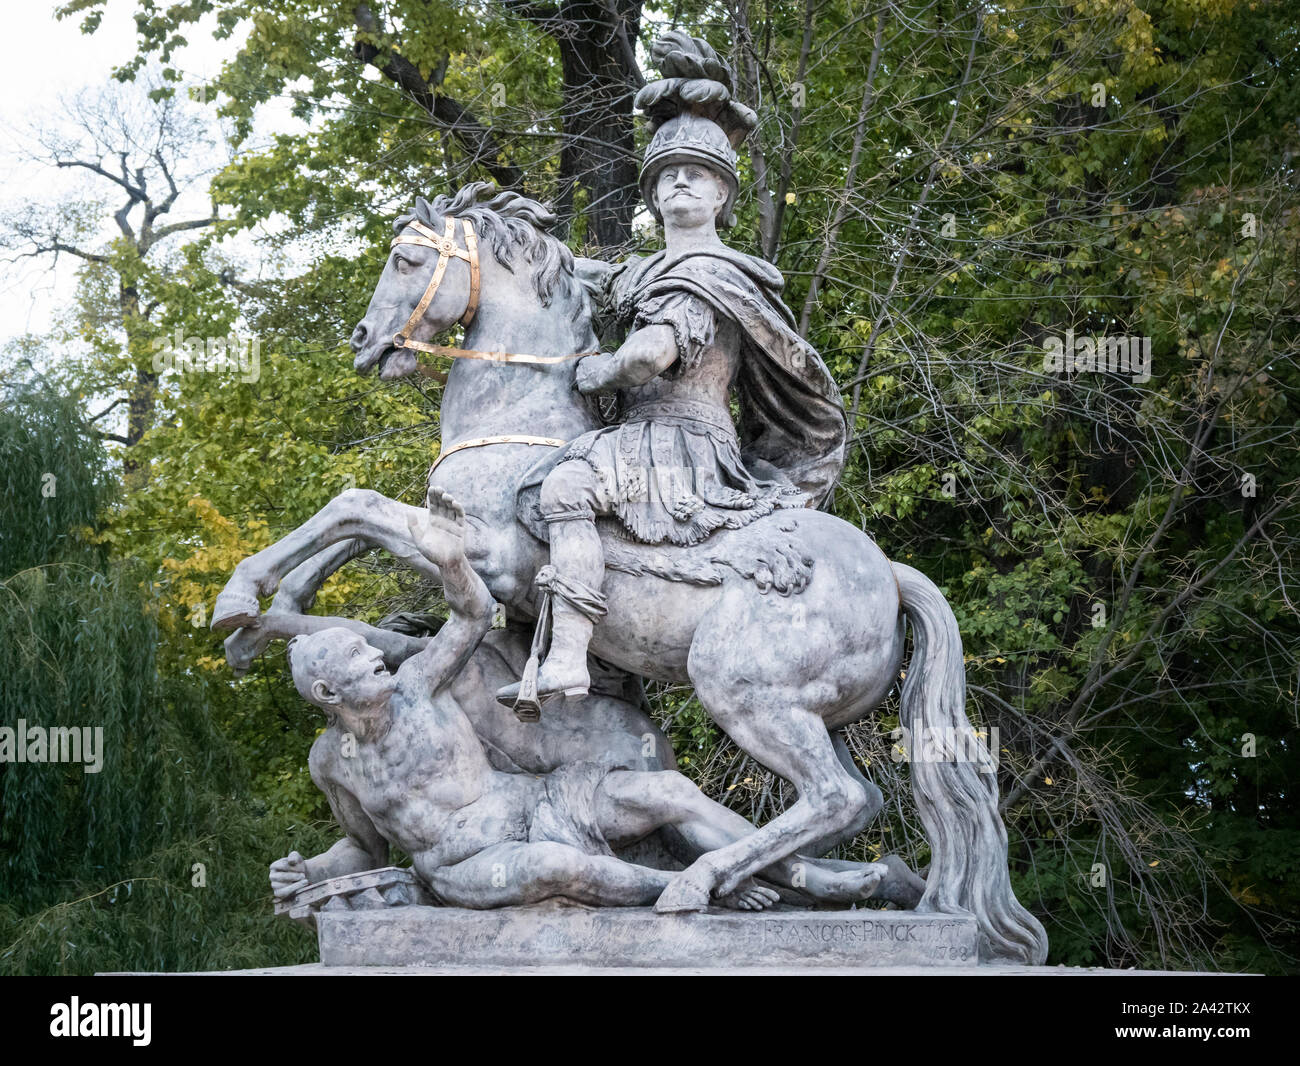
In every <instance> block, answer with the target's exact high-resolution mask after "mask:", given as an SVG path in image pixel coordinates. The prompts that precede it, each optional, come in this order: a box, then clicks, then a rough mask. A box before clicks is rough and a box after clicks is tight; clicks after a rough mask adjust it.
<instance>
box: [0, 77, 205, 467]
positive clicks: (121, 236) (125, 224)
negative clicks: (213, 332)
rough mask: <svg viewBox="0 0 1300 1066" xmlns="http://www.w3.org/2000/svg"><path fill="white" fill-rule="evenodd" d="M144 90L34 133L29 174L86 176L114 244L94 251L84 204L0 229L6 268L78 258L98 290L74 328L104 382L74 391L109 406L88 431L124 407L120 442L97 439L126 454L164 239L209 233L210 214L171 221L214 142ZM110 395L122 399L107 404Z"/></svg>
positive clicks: (157, 301) (87, 100)
mask: <svg viewBox="0 0 1300 1066" xmlns="http://www.w3.org/2000/svg"><path fill="white" fill-rule="evenodd" d="M153 88H155V89H156V88H157V85H156V84H155V85H154V87H153ZM147 90H148V86H147V85H131V86H126V85H119V86H117V87H116V89H115V90H110V91H104V92H101V93H98V94H92V93H89V92H83V93H82V94H80V95H79V96H78V97H77V98H75V99H73V100H70V101H68V102H67V106H66V114H65V115H64V116H63V118H64V121H62V122H60V123H58V124H57V125H52V126H45V127H43V128H41V129H40V130H38V131H37V132H36V140H37V144H38V145H39V148H38V153H37V161H38V162H40V163H42V164H44V165H46V166H49V167H53V168H56V169H60V170H68V169H70V170H76V171H78V172H82V173H87V174H91V175H94V177H95V179H96V181H97V182H98V183H99V184H100V186H101V188H103V189H104V190H105V191H106V193H107V195H108V196H111V197H113V198H114V199H115V201H116V203H118V204H119V205H120V206H118V208H117V210H116V211H114V212H113V214H112V220H113V224H114V225H115V227H116V229H117V231H118V236H117V237H116V238H115V239H113V240H111V241H109V242H103V241H102V240H100V239H99V237H98V229H99V222H100V217H99V211H100V209H101V204H100V203H98V202H96V201H93V200H85V201H81V202H71V203H61V204H55V205H51V204H48V203H42V202H40V201H32V202H28V203H25V204H21V205H18V206H15V207H13V208H10V209H9V210H8V211H7V213H6V215H5V216H4V218H3V219H2V220H0V248H3V249H5V250H6V251H8V252H9V253H10V256H11V258H12V259H19V258H33V257H42V258H49V259H51V260H53V259H57V258H58V257H59V256H60V255H71V256H75V257H76V258H77V259H79V260H81V262H82V264H83V265H84V266H83V276H84V281H85V284H84V285H83V288H82V291H83V293H85V294H86V297H89V296H90V295H91V294H92V293H95V294H96V296H98V293H96V290H97V289H102V290H103V302H102V303H101V301H100V300H99V299H98V298H90V299H88V298H86V297H83V300H82V302H81V307H80V309H79V310H80V314H79V316H78V317H79V320H80V321H79V322H78V325H79V327H80V332H81V334H82V337H83V339H85V340H86V341H88V342H89V343H90V344H91V345H92V347H93V348H94V349H95V350H96V351H97V352H99V353H100V354H101V355H104V356H108V357H109V358H107V359H105V360H103V361H102V362H101V363H100V368H101V369H102V370H103V371H106V374H105V375H104V376H101V377H100V378H99V379H98V380H97V381H95V382H94V383H87V382H82V383H81V384H82V385H86V384H92V387H93V388H95V389H96V390H97V391H98V390H103V391H104V392H106V393H109V394H110V396H109V401H108V402H107V405H106V406H104V407H103V409H102V410H101V411H99V412H98V413H97V414H95V415H92V416H91V422H92V423H97V422H100V421H101V420H102V419H104V418H106V417H107V416H109V415H110V414H112V413H113V412H114V411H115V410H116V409H117V408H118V407H119V406H122V405H125V407H126V419H125V428H124V431H123V432H121V433H115V432H109V431H105V430H103V429H100V430H97V432H98V433H99V434H100V435H101V436H102V437H103V439H106V440H113V441H117V442H118V443H120V444H123V445H125V446H126V447H127V448H128V449H131V448H134V446H135V445H137V444H139V442H140V440H141V438H143V436H144V434H145V433H146V432H147V431H148V430H149V429H150V428H151V427H152V426H153V422H154V411H155V406H156V403H157V393H158V373H157V371H156V370H155V369H154V367H153V362H154V359H153V353H154V352H155V351H156V347H155V346H154V344H153V342H154V341H155V340H156V339H157V337H158V330H157V327H156V323H155V322H154V321H153V319H154V316H155V313H156V312H157V311H158V309H159V307H160V306H161V304H162V301H163V299H164V298H165V296H164V293H165V290H166V288H167V280H166V279H167V268H168V267H169V266H172V265H174V260H173V261H172V262H169V261H168V256H167V249H168V248H169V247H170V246H171V245H172V244H174V243H175V242H169V241H168V239H169V238H171V237H175V236H177V235H179V234H183V233H191V232H194V231H196V230H201V229H204V228H207V227H210V226H213V225H215V224H216V222H217V217H216V213H215V211H214V210H210V211H209V212H208V213H207V214H206V215H204V216H202V217H189V218H180V219H174V218H173V217H172V216H173V211H174V210H177V209H178V201H180V199H181V196H182V194H183V193H184V192H185V191H186V190H187V189H189V188H190V187H192V186H194V185H196V184H198V183H199V182H200V181H202V180H203V179H204V178H206V177H207V176H208V174H209V173H210V170H209V168H208V167H207V166H205V165H204V164H203V163H201V162H200V163H198V165H196V162H197V161H198V160H201V159H202V157H203V155H204V149H205V148H207V147H210V143H211V142H210V139H209V134H208V130H207V128H206V123H204V122H203V121H202V119H200V118H199V117H198V116H196V115H195V114H194V113H193V112H192V111H191V110H189V109H188V108H187V107H186V106H185V104H184V102H183V101H181V100H178V99H176V98H175V97H174V96H161V97H159V96H157V94H156V93H151V92H148V91H147ZM114 392H120V393H124V395H122V396H120V397H116V398H113V397H112V396H111V393H114ZM125 463H126V467H127V470H128V472H134V471H135V470H136V469H137V463H136V461H135V459H134V458H133V457H132V455H131V453H130V452H129V451H128V452H127V454H126V457H125Z"/></svg>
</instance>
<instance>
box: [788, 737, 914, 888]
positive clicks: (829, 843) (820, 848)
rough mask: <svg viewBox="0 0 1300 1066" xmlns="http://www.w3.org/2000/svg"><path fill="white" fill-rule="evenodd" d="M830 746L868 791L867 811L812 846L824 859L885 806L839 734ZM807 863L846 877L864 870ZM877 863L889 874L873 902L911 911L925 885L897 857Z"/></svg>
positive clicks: (849, 864) (824, 861) (847, 863)
mask: <svg viewBox="0 0 1300 1066" xmlns="http://www.w3.org/2000/svg"><path fill="white" fill-rule="evenodd" d="M831 743H832V744H833V745H834V746H835V754H836V755H838V756H839V760H840V765H841V766H843V767H844V769H845V770H846V771H848V773H849V774H851V775H852V776H853V777H854V778H855V779H856V780H857V782H858V783H859V784H860V785H861V786H862V787H863V788H864V789H865V790H866V793H867V807H866V809H865V810H864V811H863V812H862V816H861V818H860V819H859V820H858V821H857V822H855V823H854V824H852V825H850V826H847V827H845V829H844V830H843V831H841V832H839V833H834V834H832V835H831V836H828V837H826V838H825V839H823V840H819V841H817V842H816V843H814V844H811V845H809V847H808V854H809V855H825V854H826V853H827V852H828V851H833V850H834V849H835V848H838V847H840V846H841V845H845V844H849V843H851V842H852V840H853V838H854V837H856V836H857V835H858V834H859V833H861V832H862V831H863V830H865V829H866V828H867V826H868V825H870V824H871V822H872V821H874V820H875V818H876V816H877V815H878V814H879V813H880V811H881V809H882V808H883V807H884V805H885V798H884V796H883V795H881V792H880V789H878V788H877V787H876V786H875V784H874V783H873V782H872V781H871V780H870V778H868V777H867V776H866V775H865V774H864V773H863V772H862V771H861V770H860V769H858V765H857V763H855V762H854V761H853V753H852V752H850V751H849V746H848V745H847V744H845V743H844V738H843V736H841V735H840V734H839V733H838V732H836V733H832V734H831ZM804 861H805V862H808V863H809V864H810V865H816V866H820V867H822V868H823V869H826V870H837V871H841V872H845V873H847V872H850V871H852V870H856V869H858V868H859V867H860V866H861V863H856V862H850V861H848V860H837V859H807V858H805V859H804ZM877 862H878V863H879V864H880V865H881V866H884V867H885V869H886V870H888V871H889V872H888V873H887V874H886V875H885V876H884V878H883V879H882V880H881V882H880V885H879V887H877V889H876V891H875V893H874V894H873V897H872V898H873V899H882V900H885V901H886V902H888V903H893V904H894V905H895V906H897V907H901V908H903V909H905V910H911V909H912V908H914V907H915V906H916V905H917V904H918V903H920V902H921V896H922V895H923V894H924V892H925V881H923V880H922V879H921V878H920V877H918V876H917V874H916V872H915V871H914V870H913V869H912V868H911V867H910V866H908V865H907V863H905V862H904V861H903V860H902V859H900V858H899V857H898V856H897V855H886V856H884V857H883V858H881V859H878V860H877Z"/></svg>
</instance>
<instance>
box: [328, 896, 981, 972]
mask: <svg viewBox="0 0 1300 1066" xmlns="http://www.w3.org/2000/svg"><path fill="white" fill-rule="evenodd" d="M317 926H318V932H319V938H320V958H321V962H322V963H323V964H324V965H325V966H326V967H332V966H348V967H357V966H386V967H391V966H440V965H462V966H516V967H517V966H538V967H543V966H574V965H580V966H596V967H647V968H648V967H709V968H725V967H742V966H748V967H754V966H784V967H803V966H807V967H877V966H959V967H969V966H971V965H973V964H975V963H976V962H978V959H977V958H976V925H975V919H974V918H972V917H953V916H949V915H937V914H915V913H913V912H910V911H875V910H857V911H797V910H790V911H787V910H783V911H777V912H769V913H765V914H748V913H738V912H735V911H714V912H710V913H708V914H680V915H658V914H655V913H654V911H653V910H651V909H650V908H642V907H611V908H605V909H599V910H598V909H588V908H585V907H577V906H563V905H557V904H540V905H538V906H534V907H506V908H502V909H500V910H492V911H472V910H462V909H460V908H455V907H425V906H410V907H393V908H388V909H383V910H357V911H346V910H340V911H334V912H331V911H328V910H322V911H321V912H320V913H319V914H318V915H317Z"/></svg>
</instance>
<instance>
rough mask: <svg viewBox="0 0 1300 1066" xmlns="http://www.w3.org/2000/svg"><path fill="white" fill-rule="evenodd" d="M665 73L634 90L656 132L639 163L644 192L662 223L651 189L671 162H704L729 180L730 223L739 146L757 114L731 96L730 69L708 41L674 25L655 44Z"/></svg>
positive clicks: (726, 207) (722, 217) (726, 210)
mask: <svg viewBox="0 0 1300 1066" xmlns="http://www.w3.org/2000/svg"><path fill="white" fill-rule="evenodd" d="M650 54H651V56H652V57H653V58H654V59H655V61H656V62H657V63H658V65H659V69H660V71H661V72H662V73H663V74H664V75H665V77H663V78H661V79H660V80H658V81H653V82H650V83H649V84H647V85H646V86H645V87H644V88H643V89H641V91H640V92H638V93H637V95H636V106H637V108H639V109H640V110H641V111H642V112H643V113H644V114H645V116H646V119H647V120H648V121H649V124H650V130H651V133H652V136H651V138H650V144H649V145H648V146H647V147H646V152H645V160H644V162H643V163H642V165H641V196H642V199H644V200H645V203H646V206H647V207H649V208H650V210H651V211H652V212H653V213H654V216H655V218H656V219H657V220H659V221H660V222H662V221H663V216H662V215H660V213H659V209H658V208H657V207H656V206H655V202H654V197H653V196H652V195H651V190H652V189H653V188H654V184H655V181H656V179H657V178H658V177H659V172H660V171H661V170H662V169H663V168H664V167H666V166H668V165H669V164H670V163H700V164H702V165H704V166H706V167H708V168H709V169H710V170H712V171H713V172H714V173H716V174H717V175H718V176H719V177H721V178H722V179H723V181H724V182H725V183H726V185H727V190H728V194H727V200H726V203H725V204H723V207H722V211H721V212H720V214H719V221H720V222H721V224H722V225H724V226H729V225H731V224H732V222H733V221H734V220H733V218H732V215H731V210H732V208H733V207H734V206H735V203H736V194H737V192H738V191H739V189H740V178H739V175H738V173H737V171H736V149H737V148H739V147H740V145H741V143H742V142H743V141H744V140H745V138H746V137H747V136H748V135H749V132H750V130H752V129H753V128H754V126H755V125H757V122H758V116H756V115H755V114H754V112H753V111H751V110H750V109H749V108H748V107H746V106H745V105H744V104H742V103H741V102H740V101H739V100H735V99H733V98H732V95H731V87H732V75H731V68H730V67H728V66H727V64H726V63H725V62H724V61H723V60H722V59H720V58H719V57H718V54H717V52H715V51H714V50H713V49H712V48H711V47H709V44H708V42H706V41H703V40H700V39H699V38H698V37H691V36H689V35H688V34H685V33H682V32H681V31H680V30H670V31H669V32H667V33H665V34H664V35H663V36H662V37H660V38H659V39H658V40H657V41H655V43H654V44H653V45H652V46H651V49H650Z"/></svg>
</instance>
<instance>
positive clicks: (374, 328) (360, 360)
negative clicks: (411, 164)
mask: <svg viewBox="0 0 1300 1066" xmlns="http://www.w3.org/2000/svg"><path fill="white" fill-rule="evenodd" d="M555 222H556V216H555V215H554V213H552V212H551V211H550V210H549V209H548V208H546V207H545V206H543V205H542V204H540V203H538V202H537V201H535V200H530V199H528V198H527V197H525V196H521V195H520V194H519V193H514V192H497V191H496V188H495V186H493V185H491V184H490V183H488V182H480V181H476V182H471V183H470V184H468V185H466V186H465V187H464V188H462V189H461V190H460V191H459V192H457V193H456V194H455V195H454V196H438V197H436V198H435V199H434V200H433V202H432V203H430V202H428V201H427V200H425V199H424V198H423V197H421V198H418V199H417V200H416V201H415V206H414V208H413V209H412V211H411V212H410V213H409V214H405V215H402V216H401V217H400V218H398V219H397V221H396V222H395V223H394V225H393V230H394V233H395V234H396V236H395V237H394V239H393V242H392V246H391V251H390V253H389V255H388V259H387V261H386V263H385V264H384V271H383V273H382V274H381V275H380V278H379V284H378V285H377V286H376V287H375V292H374V295H373V296H372V297H371V299H370V306H369V307H368V308H366V315H365V317H364V318H363V319H362V320H361V321H360V322H359V323H358V324H357V327H356V329H355V330H354V331H353V333H352V339H351V343H352V349H353V351H354V352H355V353H356V358H355V360H354V364H353V365H354V366H355V367H356V370H357V371H358V372H359V373H363V374H364V373H366V372H368V371H369V370H370V369H371V368H372V367H374V366H376V365H378V366H379V368H380V376H381V377H382V378H385V379H392V378H400V377H404V376H406V375H408V374H410V373H412V372H413V371H414V370H415V368H416V359H415V352H414V351H413V350H412V349H413V348H415V349H418V348H419V347H421V346H426V347H427V346H428V345H429V342H430V341H431V340H432V339H433V338H434V337H436V336H438V335H439V334H441V333H443V332H445V331H446V330H448V329H450V328H452V327H453V326H455V325H456V324H457V323H458V322H460V323H462V324H464V325H465V327H466V332H465V344H466V346H467V347H469V346H470V345H471V344H475V345H478V346H480V347H489V348H492V350H502V351H509V350H512V349H511V345H512V344H516V345H517V344H518V343H524V344H530V345H531V346H532V347H534V348H535V347H538V346H539V345H542V346H545V345H547V344H548V343H549V344H550V345H551V346H552V347H557V348H565V347H569V348H570V350H573V351H577V350H581V348H580V347H579V346H580V345H581V344H582V343H584V342H586V341H587V340H588V339H589V334H590V311H589V309H588V301H587V298H586V295H585V293H584V291H583V289H582V286H581V284H580V283H579V282H578V280H577V278H576V277H575V275H574V259H573V253H572V252H570V251H569V249H568V248H567V247H565V246H564V245H563V244H562V243H561V242H560V241H558V240H557V239H556V238H555V237H553V236H551V235H550V233H549V232H548V230H550V228H551V227H552V226H554V224H555ZM480 242H482V244H483V245H484V246H485V247H486V249H487V250H488V251H490V252H491V254H490V255H480V248H479V244H480ZM529 350H531V349H529Z"/></svg>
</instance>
